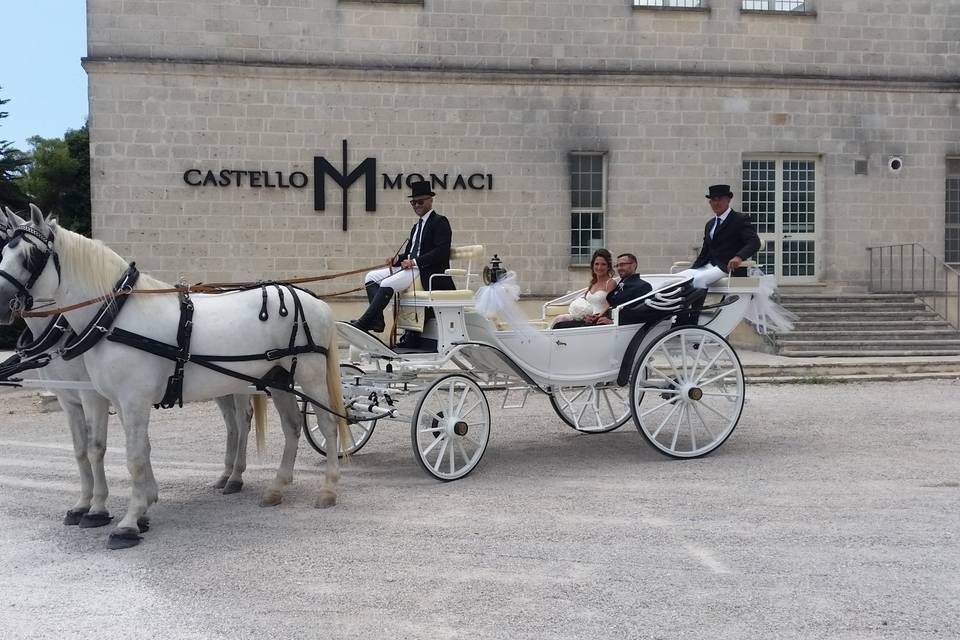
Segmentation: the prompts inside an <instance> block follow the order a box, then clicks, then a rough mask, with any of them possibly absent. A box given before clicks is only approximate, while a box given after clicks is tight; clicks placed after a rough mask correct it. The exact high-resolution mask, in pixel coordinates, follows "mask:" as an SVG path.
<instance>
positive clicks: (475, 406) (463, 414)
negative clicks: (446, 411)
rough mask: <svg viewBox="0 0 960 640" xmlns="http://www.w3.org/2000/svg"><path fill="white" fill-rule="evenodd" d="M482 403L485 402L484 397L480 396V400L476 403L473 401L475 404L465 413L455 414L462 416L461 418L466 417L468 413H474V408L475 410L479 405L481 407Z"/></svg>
mask: <svg viewBox="0 0 960 640" xmlns="http://www.w3.org/2000/svg"><path fill="white" fill-rule="evenodd" d="M481 404H483V398H480V399H479V400H477V401H476V402H475V403H473V406H472V407H470V408H469V409H467V410H466V411H464V412H463V413H456V414H454V415H456V416H457V417H458V418H460V419H461V420H463V419H465V418H466V417H467V416H468V415H470V414H471V413H473V412H474V410H475V409H476V408H477V407H479V406H480V405H481Z"/></svg>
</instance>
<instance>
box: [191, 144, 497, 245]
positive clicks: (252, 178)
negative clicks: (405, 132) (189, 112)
mask: <svg viewBox="0 0 960 640" xmlns="http://www.w3.org/2000/svg"><path fill="white" fill-rule="evenodd" d="M342 155H343V157H342V159H341V167H342V169H338V168H337V167H335V166H333V164H331V162H330V161H329V160H327V158H325V157H324V156H315V157H314V158H313V176H309V175H307V174H306V173H305V172H303V171H289V172H288V171H250V170H247V169H230V168H216V169H214V168H209V167H206V168H199V167H191V168H189V169H187V170H186V171H184V172H183V181H184V183H186V184H187V185H189V186H191V187H200V188H205V187H212V188H223V189H226V188H246V189H307V188H309V187H310V186H311V185H312V186H313V210H314V211H326V208H327V191H326V189H327V178H328V177H329V178H330V179H331V180H332V181H333V183H334V184H336V186H338V187H339V188H340V190H341V192H342V195H343V197H342V201H343V230H344V231H346V230H347V209H348V204H349V203H348V194H349V192H350V187H351V186H353V184H354V183H356V182H358V181H360V180H361V179H362V180H363V192H364V201H365V202H364V207H365V209H366V210H367V211H371V212H373V211H376V210H377V189H378V187H379V188H381V189H392V190H401V189H403V188H404V187H407V188H410V185H411V184H413V183H414V182H420V181H421V180H426V181H428V182H430V183H431V184H432V185H433V190H434V191H440V190H445V191H456V190H458V189H464V190H475V191H482V190H487V191H489V190H491V189H493V174H490V173H482V172H481V173H470V174H462V173H450V172H443V173H440V172H437V173H434V172H416V171H414V172H410V173H395V174H389V173H381V174H379V176H378V174H377V159H376V158H365V159H364V160H363V161H362V162H360V164H358V165H357V166H355V167H353V168H352V169H351V168H350V165H349V164H348V160H347V141H346V140H344V141H343V154H342ZM378 177H379V178H380V179H379V180H378V179H377V178H378Z"/></svg>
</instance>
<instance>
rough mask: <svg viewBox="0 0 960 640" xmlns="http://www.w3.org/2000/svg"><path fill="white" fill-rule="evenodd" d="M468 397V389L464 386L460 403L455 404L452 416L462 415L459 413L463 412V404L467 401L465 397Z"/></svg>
mask: <svg viewBox="0 0 960 640" xmlns="http://www.w3.org/2000/svg"><path fill="white" fill-rule="evenodd" d="M469 395H470V387H468V386H464V387H463V395H462V396H460V402H459V403H458V404H457V408H456V409H454V411H453V415H455V416H459V415H463V414H461V413H460V412H461V411H462V410H463V403H464V402H466V401H467V396H469Z"/></svg>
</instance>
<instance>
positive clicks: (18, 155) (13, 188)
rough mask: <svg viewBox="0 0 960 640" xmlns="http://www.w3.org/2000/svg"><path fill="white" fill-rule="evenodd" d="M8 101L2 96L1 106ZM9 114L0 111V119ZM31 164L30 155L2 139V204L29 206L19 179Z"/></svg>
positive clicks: (0, 167)
mask: <svg viewBox="0 0 960 640" xmlns="http://www.w3.org/2000/svg"><path fill="white" fill-rule="evenodd" d="M2 88H3V87H0V89H2ZM8 102H10V99H9V98H7V99H6V100H4V99H3V98H0V108H2V107H3V105H5V104H7V103H8ZM8 115H10V114H9V113H8V112H6V111H0V120H2V119H4V118H6V117H7V116H8ZM29 164H30V156H28V155H27V154H25V153H23V152H22V151H20V150H19V149H17V148H16V147H14V146H13V143H11V142H9V141H7V140H0V206H8V207H10V208H11V209H14V210H20V209H24V208H25V207H26V206H27V203H28V200H27V196H26V194H24V192H23V190H22V189H21V188H20V185H19V184H18V180H19V179H20V178H21V177H22V176H23V174H24V171H25V169H26V167H27V165H29Z"/></svg>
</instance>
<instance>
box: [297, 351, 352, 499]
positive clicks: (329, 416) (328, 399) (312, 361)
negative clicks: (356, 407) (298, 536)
mask: <svg viewBox="0 0 960 640" xmlns="http://www.w3.org/2000/svg"><path fill="white" fill-rule="evenodd" d="M335 335H336V334H335V333H332V334H331V340H330V346H329V348H328V351H327V355H326V357H325V358H324V360H325V361H326V362H324V363H323V364H322V365H321V360H320V358H304V359H303V360H302V361H301V363H300V368H299V369H298V370H297V374H298V375H297V377H298V379H299V380H298V381H299V382H300V386H301V387H302V388H303V392H304V393H305V394H306V395H308V396H310V397H311V398H314V399H315V400H317V402H319V403H320V404H322V405H324V406H325V407H326V408H327V409H332V410H333V411H336V412H337V413H339V414H343V413H344V411H345V410H344V408H343V390H342V389H341V386H340V363H339V359H338V357H337V345H336V340H335ZM301 374H303V377H302V378H301V377H300V376H301ZM313 410H314V413H315V414H316V419H317V423H318V426H319V427H320V431H321V432H322V433H323V437H324V438H325V439H326V449H327V464H326V466H325V468H324V476H323V486H322V487H320V493H319V494H318V495H317V501H316V503H314V506H315V507H317V508H318V509H326V508H327V507H332V506H334V505H335V504H337V483H338V482H339V481H340V455H339V454H340V446H339V437H338V434H339V426H340V423H339V420H340V419H339V418H338V417H337V416H336V415H334V414H333V413H331V412H330V411H328V410H326V409H324V408H322V407H319V406H317V405H316V404H314V407H313ZM343 426H344V427H346V425H345V424H344V425H343Z"/></svg>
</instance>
